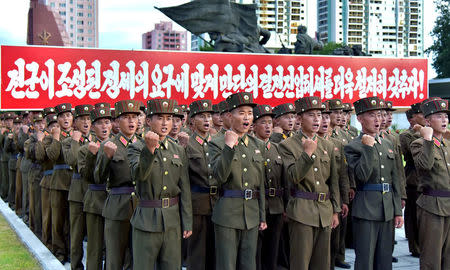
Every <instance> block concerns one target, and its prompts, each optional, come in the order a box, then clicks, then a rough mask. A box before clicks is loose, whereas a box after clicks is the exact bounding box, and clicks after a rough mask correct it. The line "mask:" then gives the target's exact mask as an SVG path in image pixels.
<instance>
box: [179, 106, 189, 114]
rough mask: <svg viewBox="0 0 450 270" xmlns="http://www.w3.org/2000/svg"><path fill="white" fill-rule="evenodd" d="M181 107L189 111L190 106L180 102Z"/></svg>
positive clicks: (184, 110)
mask: <svg viewBox="0 0 450 270" xmlns="http://www.w3.org/2000/svg"><path fill="white" fill-rule="evenodd" d="M178 106H180V108H181V109H182V110H183V112H189V106H188V105H186V104H179V105H178Z"/></svg>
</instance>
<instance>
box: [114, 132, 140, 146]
mask: <svg viewBox="0 0 450 270" xmlns="http://www.w3.org/2000/svg"><path fill="white" fill-rule="evenodd" d="M118 135H119V141H120V142H121V143H122V144H123V146H125V147H128V145H130V144H132V143H135V142H136V141H137V138H136V135H134V134H133V136H131V138H129V139H128V138H127V137H126V136H125V135H123V134H122V132H119V133H118Z"/></svg>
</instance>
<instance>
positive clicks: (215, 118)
mask: <svg viewBox="0 0 450 270" xmlns="http://www.w3.org/2000/svg"><path fill="white" fill-rule="evenodd" d="M212 121H213V124H214V126H216V127H221V126H222V125H223V121H222V117H220V113H213V115H212Z"/></svg>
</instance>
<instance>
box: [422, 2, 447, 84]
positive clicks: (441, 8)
mask: <svg viewBox="0 0 450 270" xmlns="http://www.w3.org/2000/svg"><path fill="white" fill-rule="evenodd" d="M435 3H436V10H437V11H438V12H439V13H440V15H439V16H438V17H437V18H436V22H435V25H434V28H433V31H432V32H431V35H432V36H433V38H434V42H433V45H432V46H431V47H429V48H428V49H427V50H426V51H425V52H426V53H427V54H432V57H433V63H432V66H433V67H434V69H435V70H436V73H437V78H448V77H450V6H449V4H450V0H436V1H435Z"/></svg>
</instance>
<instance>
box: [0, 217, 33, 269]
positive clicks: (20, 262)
mask: <svg viewBox="0 0 450 270" xmlns="http://www.w3.org/2000/svg"><path fill="white" fill-rule="evenodd" d="M0 269H2V270H19V269H20V270H23V269H41V268H40V266H39V264H38V262H37V261H36V260H35V259H34V258H33V256H32V255H31V254H30V253H29V252H28V250H27V249H26V248H25V246H24V245H23V244H22V242H21V241H20V240H19V239H18V238H17V235H16V234H15V233H14V231H13V230H12V229H11V228H10V227H9V224H8V222H6V220H5V218H4V217H3V216H2V215H0Z"/></svg>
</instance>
